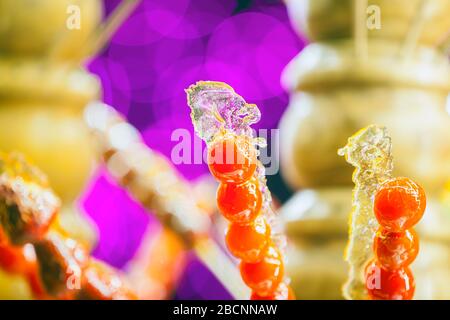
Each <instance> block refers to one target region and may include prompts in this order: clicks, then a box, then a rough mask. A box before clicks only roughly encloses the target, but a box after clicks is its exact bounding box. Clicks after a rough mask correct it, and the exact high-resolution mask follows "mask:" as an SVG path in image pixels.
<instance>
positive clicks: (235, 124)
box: [186, 81, 261, 143]
mask: <svg viewBox="0 0 450 320" xmlns="http://www.w3.org/2000/svg"><path fill="white" fill-rule="evenodd" d="M186 93H187V100H188V105H189V107H190V108H191V118H192V122H193V124H194V127H195V131H196V132H197V134H198V135H199V137H200V138H202V139H203V140H205V141H206V142H207V143H209V142H211V141H212V140H213V139H214V137H215V136H216V134H218V133H222V132H223V131H231V132H233V133H235V134H237V135H247V136H251V133H250V132H251V128H250V125H251V124H253V123H256V122H258V121H259V119H260V117H261V114H260V111H259V109H258V108H257V107H256V105H254V104H248V103H246V102H245V100H244V99H243V98H242V97H241V96H240V95H238V94H237V93H236V92H235V91H234V90H233V88H231V87H230V86H229V85H227V84H225V83H223V82H214V81H200V82H197V83H196V84H193V85H191V86H190V87H189V88H188V89H187V90H186Z"/></svg>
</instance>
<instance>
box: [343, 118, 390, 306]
mask: <svg viewBox="0 0 450 320" xmlns="http://www.w3.org/2000/svg"><path fill="white" fill-rule="evenodd" d="M338 154H339V155H341V156H345V159H346V160H347V162H348V163H350V164H351V165H353V166H354V167H355V171H354V173H353V182H354V183H355V187H354V189H353V200H352V206H353V209H352V213H351V216H350V221H349V223H350V226H349V227H350V228H349V240H348V245H347V251H346V257H345V258H346V261H347V262H348V263H349V266H350V270H349V278H348V281H347V283H346V284H345V285H344V288H343V290H344V297H345V298H346V299H367V292H366V289H365V283H364V281H365V280H364V268H365V266H366V263H367V262H368V260H369V259H371V258H372V256H373V251H372V244H373V238H374V235H375V232H376V230H377V228H378V222H377V220H376V219H375V216H374V214H373V197H374V194H375V192H376V190H377V189H378V187H379V186H380V184H381V183H383V181H385V180H386V179H389V178H391V176H392V169H393V161H392V153H391V138H390V137H389V136H388V134H387V130H386V128H384V127H380V126H376V125H370V126H368V127H367V128H364V129H362V130H360V131H358V132H357V133H356V134H354V135H353V136H352V137H350V138H349V139H348V143H347V145H346V146H345V147H344V148H342V149H340V150H339V151H338Z"/></svg>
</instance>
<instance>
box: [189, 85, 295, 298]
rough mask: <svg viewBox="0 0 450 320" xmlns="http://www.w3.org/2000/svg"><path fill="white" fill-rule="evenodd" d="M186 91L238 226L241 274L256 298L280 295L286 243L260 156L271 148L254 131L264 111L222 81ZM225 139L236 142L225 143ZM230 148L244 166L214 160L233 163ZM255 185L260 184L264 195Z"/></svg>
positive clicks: (226, 207)
mask: <svg viewBox="0 0 450 320" xmlns="http://www.w3.org/2000/svg"><path fill="white" fill-rule="evenodd" d="M186 93H187V96H188V99H187V100H188V104H189V106H190V108H191V118H192V122H193V124H194V127H195V131H196V133H197V134H198V136H199V137H200V138H202V139H203V140H204V141H205V142H206V143H207V145H208V165H209V169H210V171H211V173H212V174H213V175H214V177H215V178H216V179H217V180H219V181H220V182H221V186H220V187H219V190H218V196H217V201H218V206H219V208H220V209H221V211H222V213H223V214H224V216H225V217H226V218H227V219H228V220H230V221H231V222H232V223H233V224H232V225H231V226H230V229H229V233H228V236H227V244H228V246H229V249H230V251H231V252H232V253H233V254H234V255H235V256H236V257H238V258H241V259H242V263H241V275H242V277H243V279H244V282H245V283H246V284H247V285H248V286H249V287H250V288H252V289H253V291H254V294H256V295H257V296H262V297H266V298H267V299H271V298H273V297H275V296H276V297H278V295H276V294H275V291H276V290H277V288H278V286H279V285H280V283H281V282H282V281H283V278H284V261H283V256H284V254H283V249H284V244H285V242H286V241H285V239H284V236H283V235H281V234H279V233H278V230H279V227H278V226H276V225H275V222H276V220H277V219H275V213H274V212H273V210H272V207H271V203H272V199H271V195H270V191H269V190H268V188H267V184H266V177H265V168H264V166H263V165H262V163H261V162H260V161H258V160H257V158H256V156H257V155H258V152H257V147H258V146H259V147H265V146H266V141H265V139H260V138H256V137H255V135H254V132H253V130H252V129H251V127H250V125H251V124H254V123H256V122H258V121H259V119H260V112H259V109H258V108H257V107H256V105H253V104H247V103H246V102H245V100H244V99H243V98H242V97H241V96H239V95H238V94H236V93H235V92H234V90H233V89H232V88H231V87H230V86H228V85H226V84H224V83H221V82H204V81H201V82H198V83H196V84H194V85H192V86H190V87H189V88H188V89H187V90H186ZM224 141H228V142H230V143H228V144H224ZM224 146H225V147H224ZM230 146H231V147H232V148H233V150H232V151H233V152H230V153H229V154H230V155H231V156H233V158H238V157H236V156H241V157H243V158H244V160H245V161H244V162H243V163H239V162H231V163H228V162H227V163H225V165H224V164H223V163H218V164H217V163H215V162H214V161H210V160H211V159H212V158H214V159H215V160H217V158H218V159H219V160H223V159H224V158H227V160H228V152H227V154H226V157H225V156H224V151H223V150H224V149H225V148H228V149H230ZM230 150H231V149H230ZM253 153H256V156H255V155H254V154H253ZM234 161H235V160H234ZM249 173H251V176H250V174H249ZM249 186H252V187H254V186H256V187H257V188H258V189H257V191H258V192H254V191H252V188H248V187H249ZM250 191H251V192H250ZM241 213H244V214H241ZM261 218H262V221H261V223H262V226H264V225H266V226H267V227H266V228H267V234H265V232H264V231H265V230H263V229H264V228H261V226H257V224H258V221H257V220H258V219H261ZM255 219H256V220H255ZM239 240H241V241H243V242H245V243H239ZM266 242H267V243H270V245H269V244H266Z"/></svg>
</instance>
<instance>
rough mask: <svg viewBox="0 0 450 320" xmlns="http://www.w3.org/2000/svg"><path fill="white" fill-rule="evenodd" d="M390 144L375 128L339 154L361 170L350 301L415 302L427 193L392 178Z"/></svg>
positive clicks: (352, 238) (354, 218)
mask: <svg viewBox="0 0 450 320" xmlns="http://www.w3.org/2000/svg"><path fill="white" fill-rule="evenodd" d="M391 149H392V145H391V138H390V137H389V135H388V134H387V131H386V129H385V128H384V127H379V126H376V125H371V126H369V127H367V128H364V129H362V130H360V131H358V132H357V133H356V134H355V135H353V136H352V137H350V138H349V141H348V144H347V145H346V146H345V147H344V148H342V149H340V150H339V152H338V153H339V154H340V155H344V156H345V157H346V160H347V161H348V162H349V163H350V164H352V165H354V166H355V167H356V170H355V172H354V174H353V181H354V182H355V188H354V190H353V211H352V214H351V219H350V230H349V243H348V246H347V252H346V260H347V261H348V262H349V265H350V272H349V279H348V281H347V283H346V284H345V285H344V288H343V291H344V296H345V297H346V298H348V299H367V298H370V299H411V298H412V297H413V294H414V286H415V285H414V278H413V275H412V273H411V271H410V269H409V267H408V266H409V265H410V264H411V262H412V261H414V259H415V258H416V256H417V253H418V250H419V248H418V236H417V234H416V233H415V231H414V230H413V229H412V226H414V225H415V224H416V223H417V222H418V221H419V220H420V218H421V217H422V215H423V212H424V210H425V205H426V199H425V193H424V191H423V189H422V188H421V187H420V186H419V185H418V184H416V183H415V182H413V181H412V180H410V179H408V178H392V169H393V160H392V152H391Z"/></svg>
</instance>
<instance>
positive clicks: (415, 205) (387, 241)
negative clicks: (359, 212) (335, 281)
mask: <svg viewBox="0 0 450 320" xmlns="http://www.w3.org/2000/svg"><path fill="white" fill-rule="evenodd" d="M425 206H426V197H425V192H424V191H423V189H422V187H421V186H419V185H418V184H417V183H415V182H414V181H412V180H411V179H408V178H394V179H390V180H388V181H386V182H384V183H383V184H382V185H381V187H380V189H379V190H378V191H377V193H376V195H375V200H374V213H375V216H376V218H377V220H378V222H379V224H380V228H379V230H378V232H377V233H376V235H375V239H374V252H375V259H373V260H372V261H371V262H370V264H369V265H368V267H367V270H366V287H367V292H368V294H369V297H370V298H371V299H377V300H378V299H381V300H411V299H412V298H413V296H414V290H415V283H414V276H413V274H412V272H411V270H410V269H409V265H410V264H411V263H412V262H413V261H414V260H415V258H416V257H417V254H418V252H419V239H418V236H417V234H416V232H415V231H414V229H413V228H412V227H413V226H414V225H415V224H416V223H417V222H418V221H419V220H420V219H421V218H422V216H423V213H424V211H425ZM377 277H378V278H377ZM377 281H378V282H377Z"/></svg>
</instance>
